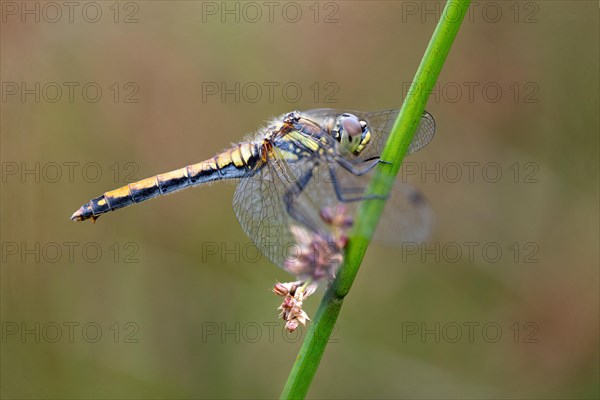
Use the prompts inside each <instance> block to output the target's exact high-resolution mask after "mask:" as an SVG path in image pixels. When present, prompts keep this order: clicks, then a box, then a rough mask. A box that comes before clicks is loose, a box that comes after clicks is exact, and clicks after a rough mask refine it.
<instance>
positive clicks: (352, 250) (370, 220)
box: [281, 0, 470, 399]
mask: <svg viewBox="0 0 600 400" xmlns="http://www.w3.org/2000/svg"><path fill="white" fill-rule="evenodd" d="M469 3H470V0H448V2H447V3H446V6H445V7H444V11H443V12H442V17H441V18H440V21H439V22H438V25H437V27H436V29H435V31H434V33H433V36H432V37H431V40H430V42H429V45H428V46H427V50H426V51H425V55H424V56H423V59H422V60H421V64H420V65H419V69H418V70H417V73H416V74H415V78H414V80H413V82H412V85H411V87H410V89H409V91H408V94H407V96H406V99H405V100H404V104H403V105H402V108H401V109H400V113H399V114H398V118H397V119H396V122H395V123H394V126H393V128H392V132H391V133H390V137H389V139H388V141H387V143H386V145H385V148H384V149H383V152H382V154H381V159H382V160H385V161H388V162H391V164H379V166H378V168H377V169H376V171H375V172H374V174H373V177H372V179H371V181H370V182H369V186H368V188H367V195H369V194H378V195H388V194H389V193H390V191H391V189H392V185H393V184H394V180H395V177H396V174H397V173H398V171H399V169H400V165H401V164H402V160H403V159H404V155H405V154H406V151H407V149H408V146H409V144H410V142H411V140H412V138H413V135H414V133H415V130H416V128H417V126H418V124H419V121H420V119H421V116H422V115H423V112H424V110H425V105H426V104H427V100H428V98H429V94H430V93H431V91H432V89H433V87H434V85H435V83H436V81H437V78H438V76H439V74H440V71H441V69H442V66H443V65H444V62H445V60H446V56H447V55H448V52H449V51H450V47H451V46H452V42H453V41H454V38H455V37H456V34H457V32H458V29H459V27H460V24H461V22H462V20H463V18H464V16H465V14H466V11H467V8H468V7H469ZM384 205H385V201H383V200H370V201H365V202H362V203H361V206H360V208H359V210H358V213H357V216H356V219H355V221H354V228H353V231H352V235H351V237H350V241H349V242H348V246H347V248H346V254H345V258H344V265H343V266H342V267H341V268H340V271H339V272H338V275H337V277H336V279H335V281H334V282H333V284H332V285H330V286H329V288H328V289H327V291H326V292H325V295H324V296H323V299H322V300H321V304H320V305H319V309H318V310H317V313H316V315H315V318H314V322H313V323H312V324H311V326H310V329H309V330H308V332H307V334H306V338H305V339H304V343H303V344H302V347H301V348H300V352H299V353H298V356H297V357H296V362H295V363H294V366H293V367H292V370H291V372H290V375H289V376H288V380H287V382H286V384H285V387H284V388H283V392H282V393H281V398H282V399H302V398H304V397H305V396H306V393H307V392H308V389H309V387H310V384H311V382H312V379H313V377H314V376H315V374H316V372H317V368H318V367H319V362H320V361H321V357H322V356H323V353H324V351H325V347H326V345H327V342H328V340H329V337H330V335H331V332H332V331H333V328H334V325H335V322H336V320H337V317H338V315H339V313H340V309H341V307H342V303H343V301H344V297H345V296H346V295H347V294H348V292H349V290H350V288H351V287H352V283H353V282H354V279H355V278H356V274H357V273H358V269H359V267H360V264H361V262H362V259H363V257H364V255H365V252H366V250H367V246H368V245H369V242H370V241H371V237H372V236H373V232H374V231H375V228H376V226H377V223H378V222H379V218H380V216H381V213H382V212H383V207H384Z"/></svg>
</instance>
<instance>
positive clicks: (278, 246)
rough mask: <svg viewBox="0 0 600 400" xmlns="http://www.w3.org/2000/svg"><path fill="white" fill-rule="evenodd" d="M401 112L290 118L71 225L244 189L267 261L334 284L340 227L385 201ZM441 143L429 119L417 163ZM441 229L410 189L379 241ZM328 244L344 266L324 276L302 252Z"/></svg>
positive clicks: (117, 194)
mask: <svg viewBox="0 0 600 400" xmlns="http://www.w3.org/2000/svg"><path fill="white" fill-rule="evenodd" d="M398 112H399V110H397V109H392V110H383V111H377V112H361V111H349V110H336V109H314V110H308V111H304V112H300V111H292V112H288V113H286V114H283V115H281V116H279V117H277V118H274V119H273V120H271V122H270V123H268V124H267V125H266V126H264V127H262V128H260V129H259V130H258V131H257V133H256V134H255V135H253V137H251V138H250V139H249V140H246V141H243V142H240V143H238V144H236V145H234V146H233V147H231V148H229V149H227V150H225V151H223V152H221V153H219V154H217V155H215V156H214V157H212V158H210V159H208V160H205V161H203V162H200V163H197V164H193V165H188V166H186V167H183V168H180V169H177V170H174V171H171V172H167V173H163V174H159V175H155V176H153V177H150V178H147V179H143V180H141V181H138V182H135V183H130V184H128V185H126V186H123V187H121V188H119V189H116V190H113V191H110V192H106V193H104V194H103V195H101V196H99V197H97V198H94V199H92V200H90V201H89V202H88V203H86V204H84V205H83V206H81V207H80V208H79V209H78V210H77V211H75V213H74V214H73V215H72V216H71V219H72V220H74V221H84V220H88V219H91V220H93V221H95V220H96V219H97V218H98V217H100V216H101V215H102V214H105V213H108V212H109V211H115V210H118V209H120V208H124V207H127V206H130V205H133V204H137V203H141V202H143V201H146V200H149V199H152V198H155V197H158V196H161V195H165V194H169V193H172V192H175V191H179V190H182V189H185V188H188V187H192V186H199V185H202V184H206V183H208V182H213V181H221V180H238V181H239V182H238V184H237V187H236V190H235V194H234V197H233V209H234V212H235V215H236V217H237V219H238V221H239V223H240V225H241V227H242V229H243V231H244V232H245V233H246V234H247V235H248V236H249V237H250V238H251V240H252V241H253V242H254V243H255V245H256V246H257V247H258V248H259V249H260V250H261V251H262V253H263V254H264V255H265V256H266V257H267V258H269V259H270V260H271V261H272V262H273V263H274V264H276V265H278V266H280V267H282V268H284V269H285V270H287V271H288V272H291V273H294V274H295V275H298V276H303V275H304V276H306V275H310V276H311V277H312V278H314V279H321V278H323V277H330V276H332V275H333V274H334V271H335V268H334V267H332V265H333V264H335V266H338V265H339V264H340V262H341V258H340V257H339V254H340V253H341V251H340V250H341V248H343V246H344V245H345V241H344V240H343V239H340V237H341V236H342V235H341V234H340V229H339V228H340V226H342V225H343V227H348V226H351V224H352V218H353V216H354V215H355V213H356V209H357V207H358V205H359V204H360V203H361V202H364V201H377V200H383V196H378V195H367V194H366V193H365V191H366V188H367V184H368V181H369V176H370V175H371V174H370V172H371V171H372V170H373V168H374V167H375V166H376V165H377V164H379V163H385V162H386V160H381V158H380V155H381V152H382V150H383V147H384V145H385V143H386V140H387V138H388V136H389V134H390V131H391V129H392V126H393V124H394V121H395V119H396V117H397V115H398ZM434 134H435V121H434V119H433V117H432V116H431V114H429V113H428V112H425V113H424V114H423V116H422V117H421V120H420V122H419V125H418V127H417V130H416V133H415V135H414V137H413V140H412V141H411V143H410V145H409V147H408V151H407V154H413V153H415V152H417V151H418V150H420V149H422V148H423V147H424V146H425V145H427V144H428V143H429V142H430V141H431V140H432V138H433V137H434ZM333 221H337V222H338V224H337V225H336V224H335V223H333ZM340 221H344V222H341V223H340ZM431 224H432V212H431V209H430V207H429V205H428V203H427V201H426V200H425V198H424V196H423V195H421V194H420V193H419V192H418V191H417V190H416V189H414V188H413V187H412V186H410V185H408V184H405V183H397V184H396V185H394V189H393V191H392V194H391V197H390V198H389V199H388V201H387V203H386V208H385V209H384V214H383V217H382V220H381V223H380V225H387V227H384V228H383V229H379V228H378V232H379V231H382V232H384V233H383V234H382V235H379V234H378V232H377V234H376V237H380V238H382V239H381V241H383V242H388V243H390V242H393V243H400V242H411V241H423V240H424V239H425V238H426V237H427V235H428V234H429V232H430V230H431ZM315 238H318V240H315ZM322 243H326V244H327V246H325V247H326V248H327V250H328V254H327V255H330V256H332V257H330V260H335V261H331V262H329V264H331V265H328V267H327V268H325V269H323V268H322V269H320V270H319V271H320V272H316V268H315V267H314V265H315V264H316V263H318V262H317V260H316V258H319V257H320V256H319V257H315V256H314V255H313V256H312V257H308V258H307V257H306V256H305V254H303V253H302V252H300V253H298V249H299V248H300V249H304V250H306V249H309V250H310V249H313V250H314V249H315V248H319V247H322V246H320V244H322ZM294 251H295V253H294ZM292 254H294V255H295V256H294V257H295V258H294V257H292V256H291V255H292ZM320 258H323V257H320ZM291 260H292V261H291ZM298 260H301V261H302V262H298ZM294 262H295V264H294Z"/></svg>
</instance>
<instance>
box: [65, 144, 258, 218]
mask: <svg viewBox="0 0 600 400" xmlns="http://www.w3.org/2000/svg"><path fill="white" fill-rule="evenodd" d="M259 162H261V156H260V148H259V146H258V145H257V144H256V143H253V142H246V143H240V144H238V145H237V146H235V147H233V148H231V149H229V150H226V151H224V152H222V153H220V154H218V155H217V156H215V157H213V158H211V159H209V160H206V161H203V162H200V163H197V164H193V165H188V166H187V167H184V168H180V169H177V170H175V171H171V172H167V173H164V174H160V175H156V176H153V177H151V178H147V179H143V180H141V181H138V182H135V183H130V184H129V185H127V186H123V187H121V188H119V189H116V190H113V191H110V192H106V193H104V194H103V195H102V196H100V197H97V198H95V199H92V200H90V201H89V202H88V203H87V204H84V205H83V206H81V207H80V208H79V210H77V211H75V213H74V214H73V215H72V216H71V219H72V220H74V221H83V220H86V219H90V218H91V219H93V220H95V219H96V218H98V217H99V216H100V215H101V214H104V213H106V212H109V211H114V210H118V209H119V208H123V207H127V206H129V205H132V204H135V203H141V202H142V201H146V200H150V199H152V198H154V197H157V196H160V195H163V194H168V193H173V192H175V191H177V190H181V189H185V188H188V187H190V186H196V185H201V184H203V183H206V182H211V181H216V180H221V179H235V178H242V177H243V176H245V175H246V174H247V173H248V172H249V171H252V170H254V169H255V168H256V167H257V166H258V163H259Z"/></svg>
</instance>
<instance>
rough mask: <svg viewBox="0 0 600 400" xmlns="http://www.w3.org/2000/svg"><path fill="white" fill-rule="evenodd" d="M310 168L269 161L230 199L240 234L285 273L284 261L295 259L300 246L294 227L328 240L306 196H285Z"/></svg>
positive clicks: (241, 182)
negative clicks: (241, 230)
mask: <svg viewBox="0 0 600 400" xmlns="http://www.w3.org/2000/svg"><path fill="white" fill-rule="evenodd" d="M311 168H312V164H311V163H310V162H309V161H308V160H305V161H304V162H299V163H295V164H294V165H292V166H289V165H287V164H286V163H285V162H283V161H282V160H281V159H277V158H276V159H273V160H270V161H268V162H267V163H266V164H265V165H264V166H262V167H261V168H259V169H257V170H255V171H252V172H251V173H250V174H249V176H247V177H245V178H243V179H242V180H241V181H240V183H239V184H238V186H237V188H236V191H235V194H234V198H233V209H234V212H235V215H236V217H237V219H238V221H239V223H240V225H241V226H242V229H243V230H244V232H245V233H246V234H247V235H248V236H249V237H250V238H251V239H252V241H253V242H254V243H255V244H256V246H257V247H258V248H259V249H260V250H261V251H262V253H263V254H264V255H265V256H266V257H267V258H269V260H271V261H272V262H273V263H274V264H276V265H278V266H280V267H281V268H283V269H286V270H288V268H287V267H286V261H288V260H290V259H291V258H293V257H295V256H296V255H297V249H298V248H299V246H300V243H298V237H297V234H294V227H299V226H300V227H302V228H304V229H307V230H309V231H310V232H318V233H319V234H320V235H321V236H322V237H326V238H328V237H330V231H329V229H328V227H327V225H326V224H325V223H324V222H323V220H322V219H321V217H320V214H319V209H320V208H319V206H318V205H316V204H314V202H313V201H312V200H311V199H310V198H309V197H308V196H307V192H305V191H302V192H301V193H298V194H295V195H294V196H293V201H291V200H290V198H289V197H290V196H289V195H288V194H289V192H290V191H291V190H292V191H293V190H294V189H295V186H296V185H298V182H299V180H300V179H302V177H304V176H305V174H308V173H311ZM290 203H293V204H290ZM291 214H293V215H294V216H292V215H291Z"/></svg>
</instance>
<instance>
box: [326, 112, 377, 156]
mask: <svg viewBox="0 0 600 400" xmlns="http://www.w3.org/2000/svg"><path fill="white" fill-rule="evenodd" d="M331 134H332V136H333V137H334V138H335V139H336V140H337V141H338V142H340V144H341V145H342V146H343V147H344V148H345V149H346V150H348V151H350V152H351V153H353V154H355V155H359V154H360V153H361V152H362V151H363V150H364V148H365V147H366V146H367V144H369V141H370V140H371V131H370V130H369V125H368V124H367V122H366V121H364V120H361V119H359V118H358V117H357V116H356V115H353V114H348V113H345V114H342V115H340V116H339V117H337V118H336V120H335V123H334V125H333V128H332V131H331Z"/></svg>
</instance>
